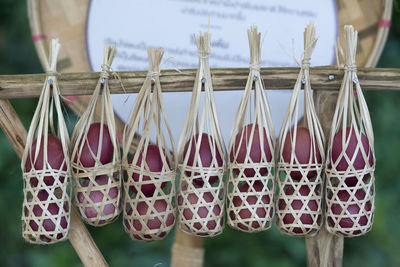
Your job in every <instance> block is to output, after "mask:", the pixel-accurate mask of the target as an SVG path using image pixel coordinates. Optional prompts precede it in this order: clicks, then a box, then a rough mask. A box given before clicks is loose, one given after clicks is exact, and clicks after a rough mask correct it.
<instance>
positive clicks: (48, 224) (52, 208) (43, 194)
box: [25, 190, 68, 242]
mask: <svg viewBox="0 0 400 267" xmlns="http://www.w3.org/2000/svg"><path fill="white" fill-rule="evenodd" d="M37 197H38V199H39V200H40V201H43V202H45V201H47V199H48V197H49V194H48V193H47V191H46V190H40V191H39V192H38V195H37ZM32 200H33V197H32V196H30V197H29V198H28V202H32ZM43 205H44V203H43ZM67 210H68V208H67V207H65V206H64V211H67ZM47 211H48V212H49V213H50V214H51V215H57V214H59V211H60V209H59V207H58V205H57V203H54V202H53V203H49V204H48V206H47ZM33 214H34V215H35V216H36V217H38V218H40V217H42V216H44V214H43V209H42V207H41V206H40V205H39V204H35V205H34V206H33ZM25 216H29V211H28V209H27V208H25ZM29 226H30V228H31V229H32V230H33V231H38V230H39V226H38V224H37V223H36V222H35V221H34V220H30V221H29ZM42 226H43V228H44V230H46V231H49V232H52V231H55V229H56V226H55V224H54V222H53V221H52V220H51V219H44V220H43V222H42ZM60 226H61V227H62V228H63V229H67V227H68V222H67V219H66V217H65V216H62V217H61V220H60ZM61 238H63V234H62V233H59V234H57V239H61ZM40 240H42V241H44V242H50V241H51V239H50V236H47V235H40Z"/></svg>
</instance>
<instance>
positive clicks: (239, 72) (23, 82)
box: [0, 67, 400, 98]
mask: <svg viewBox="0 0 400 267" xmlns="http://www.w3.org/2000/svg"><path fill="white" fill-rule="evenodd" d="M182 72H183V74H182V73H179V72H177V71H175V70H165V71H162V72H161V77H160V81H161V83H162V85H163V92H190V91H192V89H193V83H194V79H195V75H196V70H194V69H191V70H183V71H182ZM248 72H249V70H248V69H213V70H211V73H212V79H213V86H214V90H215V91H231V90H243V89H244V87H245V85H246V81H247V76H248ZM298 72H299V69H298V68H263V69H261V76H262V77H263V79H264V82H265V84H268V88H267V89H273V90H279V89H288V88H292V87H293V86H294V83H295V81H296V78H297V75H298ZM310 73H311V84H312V85H313V90H316V91H318V90H338V89H339V87H340V84H341V82H342V78H343V70H338V69H337V68H336V67H316V68H311V69H310ZM118 75H119V77H120V79H116V78H115V79H113V78H112V79H110V82H109V85H110V90H111V93H112V94H123V93H137V92H138V91H139V89H140V87H141V85H142V84H143V82H144V80H145V78H146V76H147V72H145V71H129V72H118ZM357 75H358V78H359V81H360V83H361V85H362V88H363V90H400V69H376V68H360V69H359V70H358V73H357ZM45 77H46V75H45V74H24V75H0V98H29V97H39V95H40V92H41V90H42V87H43V82H44V80H45ZM98 79H99V73H97V72H85V73H63V74H59V78H58V84H59V86H60V90H61V95H63V96H77V95H91V94H92V93H93V90H94V88H95V87H96V84H97V82H98ZM121 82H122V83H123V85H124V87H122V86H121ZM177 85H179V86H177Z"/></svg>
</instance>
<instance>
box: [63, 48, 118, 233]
mask: <svg viewBox="0 0 400 267" xmlns="http://www.w3.org/2000/svg"><path fill="white" fill-rule="evenodd" d="M115 54H116V48H115V46H112V47H110V46H108V45H107V46H105V48H104V56H103V65H102V69H103V71H102V73H101V74H100V78H99V81H98V83H97V85H96V88H95V90H94V93H93V95H92V99H91V101H90V103H89V105H88V107H87V109H86V111H85V112H84V113H83V114H82V116H81V118H80V119H79V121H78V123H77V124H76V126H75V129H74V132H73V134H72V144H73V148H72V156H71V158H72V174H73V178H74V196H75V197H74V203H75V205H76V206H77V208H78V210H79V213H80V215H81V217H82V218H83V219H84V220H85V221H86V222H87V223H89V224H91V225H94V226H101V225H105V224H108V223H110V222H113V221H115V220H116V219H117V218H118V215H119V213H120V210H121V209H120V207H121V167H120V164H121V160H120V158H121V156H120V151H119V143H118V140H117V133H116V128H115V119H114V110H113V108H112V103H111V95H110V89H109V86H108V80H109V77H110V66H111V64H112V61H113V59H114V56H115ZM96 109H98V110H100V114H99V115H100V118H99V120H98V119H97V118H96V116H95V113H96ZM96 129H99V130H98V134H99V135H98V136H94V134H93V133H95V134H97V131H96ZM92 132H93V133H92ZM96 141H97V145H96ZM103 146H105V147H103ZM110 146H111V148H110Z"/></svg>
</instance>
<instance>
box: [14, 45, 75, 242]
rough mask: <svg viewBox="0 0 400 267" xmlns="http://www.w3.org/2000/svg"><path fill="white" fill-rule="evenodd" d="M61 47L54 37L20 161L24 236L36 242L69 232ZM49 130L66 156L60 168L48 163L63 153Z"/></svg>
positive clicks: (60, 238) (69, 205)
mask: <svg viewBox="0 0 400 267" xmlns="http://www.w3.org/2000/svg"><path fill="white" fill-rule="evenodd" d="M60 47H61V45H60V44H59V43H58V39H53V40H51V43H50V50H49V57H48V59H46V60H45V67H46V73H47V77H46V80H45V82H44V85H43V89H42V93H41V94H40V98H39V102H38V105H37V108H36V110H35V113H34V115H33V118H32V122H31V125H30V127H29V131H28V136H27V140H26V146H25V150H24V153H23V155H22V161H21V168H22V172H23V178H24V202H23V208H22V235H23V237H24V238H25V240H26V241H28V242H30V243H36V244H50V243H56V242H58V241H61V240H65V239H66V238H67V237H68V231H69V222H70V210H71V202H70V194H71V191H70V187H69V182H70V167H69V154H68V146H69V136H68V131H67V127H66V125H65V121H64V117H63V113H62V110H61V104H60V95H59V94H60V92H59V88H58V83H57V71H56V64H57V56H58V52H59V50H60ZM54 108H55V111H56V116H57V121H58V123H57V126H56V125H55V124H56V123H55V120H56V119H55V118H54V110H53V109H54ZM49 126H50V129H49ZM49 130H50V132H51V135H52V136H53V137H56V138H58V139H59V141H60V142H61V145H62V152H61V153H62V155H59V154H57V156H60V157H62V158H63V161H62V163H61V165H60V168H59V169H54V168H52V166H51V165H50V163H49V162H50V161H51V160H52V159H53V160H55V159H54V158H48V153H49V154H50V153H53V156H54V153H56V152H60V151H52V152H51V149H52V148H54V144H51V145H52V146H49V147H48V140H49V139H48V137H49V136H50V135H49ZM33 145H36V150H35V153H34V155H33V153H32V152H33V151H32V146H33ZM49 150H50V151H49ZM39 151H41V153H42V155H40V156H39ZM28 157H29V163H30V165H31V170H30V171H27V170H26V169H25V166H26V163H27V161H28ZM41 157H43V158H41ZM40 160H43V165H42V166H41V167H40V169H38V170H36V169H35V163H36V162H37V161H39V162H40ZM53 164H54V163H53ZM35 213H36V214H35ZM46 228H47V229H46Z"/></svg>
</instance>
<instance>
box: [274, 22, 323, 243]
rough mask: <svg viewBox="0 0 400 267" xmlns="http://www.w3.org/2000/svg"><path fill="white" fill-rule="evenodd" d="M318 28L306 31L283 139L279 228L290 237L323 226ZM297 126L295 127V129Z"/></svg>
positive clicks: (303, 234) (279, 161)
mask: <svg viewBox="0 0 400 267" xmlns="http://www.w3.org/2000/svg"><path fill="white" fill-rule="evenodd" d="M316 42H317V39H316V35H315V26H314V24H312V23H310V24H309V25H308V26H307V28H306V29H305V31H304V57H303V61H302V63H301V69H300V73H299V76H298V78H297V81H296V84H295V86H294V89H293V94H292V97H291V99H290V102H289V107H288V110H287V113H286V116H285V119H284V121H283V126H282V128H281V132H280V135H279V147H278V162H277V173H276V175H277V177H276V179H277V183H278V186H279V192H278V200H277V202H276V209H277V212H276V213H277V226H278V228H279V229H280V230H281V231H282V232H284V233H286V234H289V235H299V236H305V235H313V234H315V233H316V232H317V231H318V230H319V229H320V227H321V225H322V221H323V220H322V178H321V175H322V166H323V162H324V158H325V157H324V133H323V131H322V127H321V124H320V122H319V120H318V116H317V113H316V111H315V106H314V101H313V97H312V90H311V83H310V73H309V66H310V59H311V54H312V52H313V50H314V48H315V46H316ZM303 84H304V124H305V127H300V126H299V125H298V121H299V117H298V111H299V108H300V107H299V93H300V89H301V87H302V85H303ZM293 125H294V126H293Z"/></svg>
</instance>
